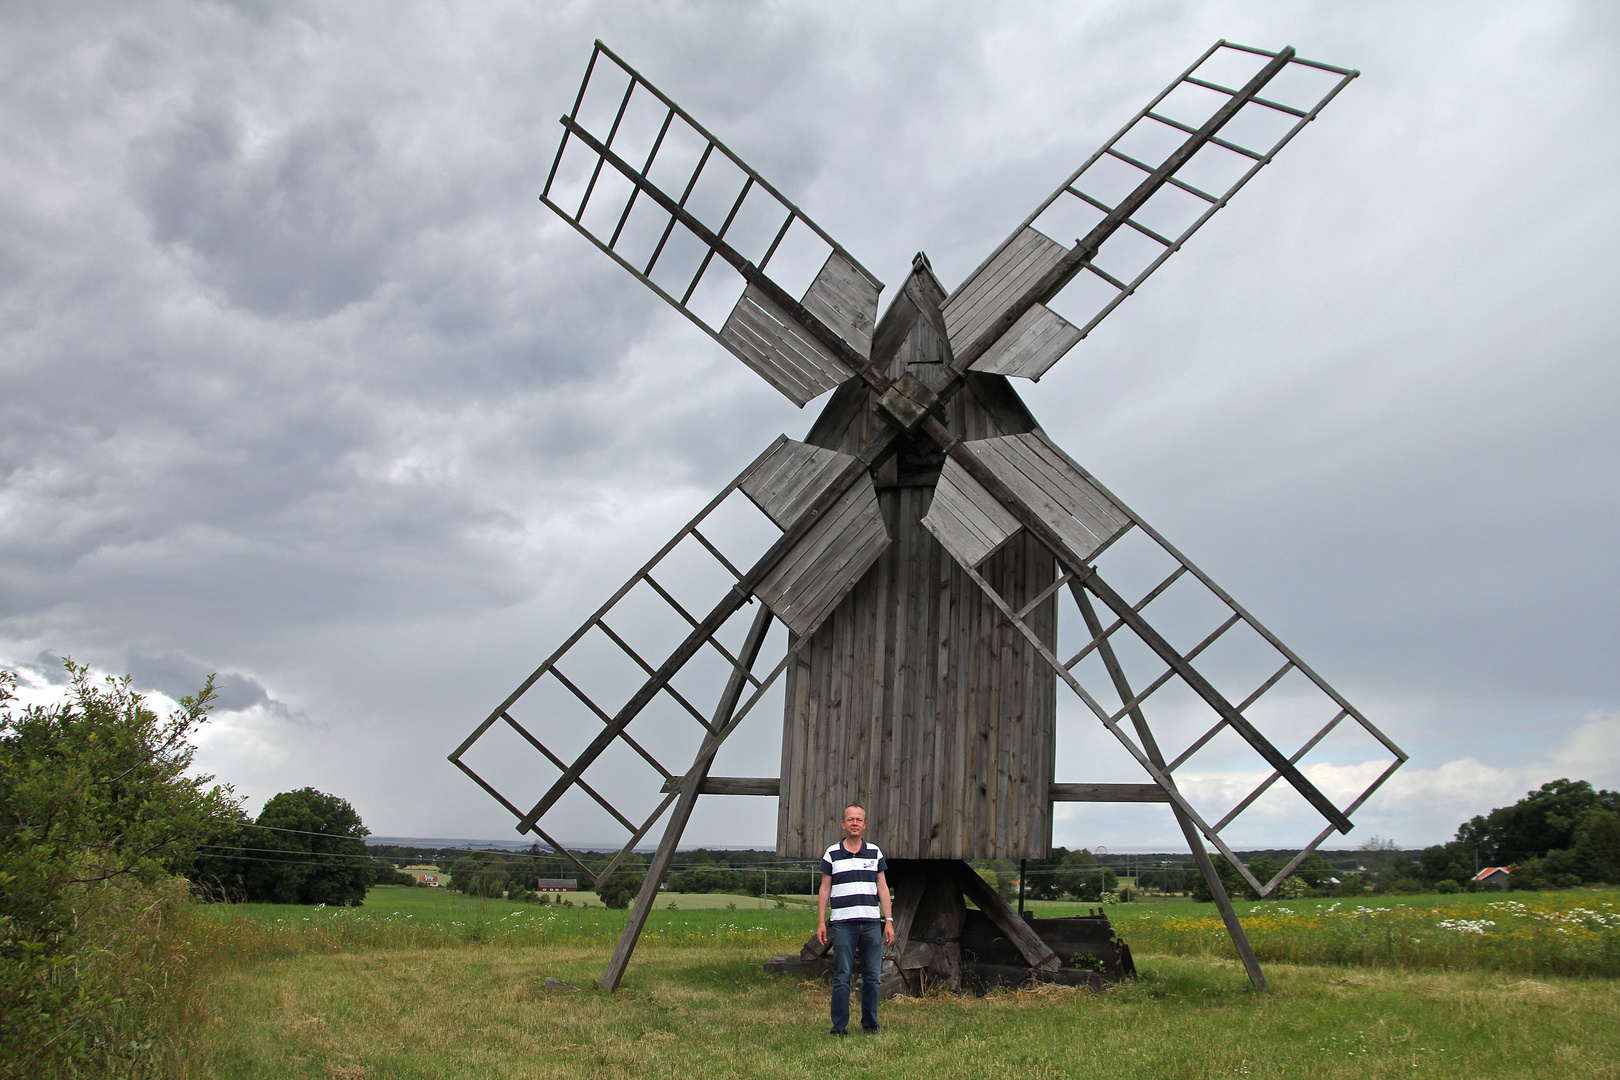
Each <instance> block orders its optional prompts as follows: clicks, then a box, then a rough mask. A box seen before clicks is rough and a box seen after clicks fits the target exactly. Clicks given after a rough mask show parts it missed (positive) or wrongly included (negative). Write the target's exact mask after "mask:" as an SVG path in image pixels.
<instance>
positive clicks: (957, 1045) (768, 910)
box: [171, 888, 1620, 1080]
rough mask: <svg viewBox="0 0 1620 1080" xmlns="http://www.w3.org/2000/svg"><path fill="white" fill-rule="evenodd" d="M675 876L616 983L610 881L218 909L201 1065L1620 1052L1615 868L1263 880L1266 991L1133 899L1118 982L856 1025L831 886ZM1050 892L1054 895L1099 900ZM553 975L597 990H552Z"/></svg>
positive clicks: (657, 1071)
mask: <svg viewBox="0 0 1620 1080" xmlns="http://www.w3.org/2000/svg"><path fill="white" fill-rule="evenodd" d="M574 899H575V903H576V905H577V904H578V903H579V901H580V900H581V899H584V900H586V902H588V903H589V902H590V901H589V899H588V898H587V897H585V896H583V895H582V894H576V895H575V897H574ZM660 899H661V901H662V902H663V906H662V907H661V908H660V909H659V910H656V911H654V912H653V913H652V914H651V916H650V917H649V920H648V932H647V935H646V936H645V937H644V939H643V942H642V944H641V946H640V947H639V948H638V950H637V952H636V959H635V961H634V962H633V963H632V965H631V969H630V972H629V975H628V976H627V978H626V980H625V984H624V986H623V987H622V988H621V990H620V991H619V992H618V993H616V994H611V995H608V994H602V993H600V992H599V991H597V990H596V989H595V987H596V984H597V980H598V979H599V978H600V976H601V971H602V968H603V966H604V964H605V962H606V959H607V955H608V952H609V951H610V950H611V948H612V945H613V942H614V941H615V940H616V938H617V935H618V931H619V928H620V927H621V926H622V925H623V922H624V918H625V916H624V913H623V912H617V911H609V910H606V909H603V908H601V907H600V906H598V905H596V904H595V903H591V906H589V907H579V906H575V907H572V908H569V907H562V906H559V905H556V904H543V905H535V904H508V903H506V902H504V901H495V900H474V899H470V898H467V897H463V896H459V895H457V894H453V893H448V892H444V891H440V890H426V889H393V888H379V889H374V890H373V891H372V892H371V894H370V896H369V897H368V899H367V903H366V905H365V906H364V907H362V908H358V909H356V908H348V909H341V908H340V909H334V908H294V907H278V906H271V905H240V906H234V907H216V908H205V909H201V910H200V911H199V912H198V916H197V918H196V920H195V921H194V922H193V924H192V925H191V927H190V928H189V930H190V931H191V942H192V945H193V947H194V948H195V949H196V955H197V956H198V957H199V960H202V959H205V958H207V959H211V960H212V963H211V964H210V965H209V967H208V970H207V973H206V975H205V976H204V977H203V978H201V980H200V989H201V990H202V992H200V993H198V994H196V995H194V996H195V1001H194V1002H193V1003H192V1004H191V1005H190V1006H189V1008H188V1016H187V1017H186V1021H187V1023H186V1028H187V1031H188V1035H187V1037H186V1039H185V1040H184V1041H183V1043H179V1044H177V1045H176V1046H175V1048H174V1053H173V1054H172V1055H171V1060H172V1062H173V1065H174V1071H175V1072H176V1073H177V1074H178V1075H181V1076H186V1077H197V1078H201V1077H220V1078H231V1080H234V1078H240V1080H249V1078H251V1080H261V1078H263V1080H282V1078H294V1077H297V1078H323V1080H331V1078H337V1080H383V1078H394V1077H399V1078H409V1080H415V1078H430V1077H431V1078H443V1077H463V1076H469V1075H478V1076H484V1077H496V1078H504V1077H514V1078H519V1077H549V1076H555V1075H558V1074H567V1075H569V1076H571V1077H580V1078H597V1077H602V1078H608V1077H615V1078H617V1077H631V1076H635V1077H643V1076H650V1077H688V1076H694V1077H695V1076H701V1077H704V1078H706V1080H713V1078H727V1077H737V1078H753V1077H788V1076H794V1077H797V1076H801V1075H804V1074H805V1073H807V1072H810V1073H820V1072H829V1073H831V1072H838V1073H842V1074H845V1075H848V1076H851V1077H868V1076H871V1077H876V1076H880V1075H881V1076H885V1077H887V1076H890V1075H893V1074H894V1073H895V1072H897V1071H900V1072H904V1073H919V1072H920V1073H923V1074H930V1073H935V1072H940V1073H948V1074H949V1075H951V1076H953V1077H991V1076H994V1077H1002V1076H1006V1075H1014V1076H1018V1077H1020V1078H1026V1077H1027V1078H1037V1080H1038V1078H1043V1077H1069V1076H1082V1075H1087V1074H1096V1073H1100V1072H1108V1073H1117V1072H1121V1071H1123V1072H1125V1073H1126V1074H1134V1073H1137V1072H1141V1073H1144V1074H1148V1075H1161V1076H1169V1077H1177V1078H1183V1077H1186V1078H1202V1077H1216V1076H1223V1077H1224V1076H1270V1077H1297V1076H1300V1075H1305V1074H1307V1073H1308V1074H1309V1075H1311V1076H1312V1077H1313V1080H1335V1078H1339V1077H1345V1078H1349V1077H1356V1078H1363V1077H1388V1076H1397V1075H1398V1076H1411V1077H1423V1076H1436V1077H1441V1076H1445V1077H1450V1076H1457V1075H1464V1074H1466V1075H1470V1076H1481V1077H1524V1076H1531V1075H1539V1074H1542V1073H1545V1072H1547V1071H1549V1070H1555V1071H1557V1072H1559V1073H1560V1074H1565V1075H1570V1076H1582V1077H1584V1076H1593V1077H1609V1078H1620V1064H1617V1063H1620V993H1617V990H1620V980H1617V978H1616V974H1617V972H1620V964H1617V961H1620V917H1617V916H1616V915H1615V912H1616V904H1617V903H1620V894H1617V893H1613V892H1608V893H1599V892H1568V893H1548V894H1524V893H1513V894H1488V895H1477V896H1452V897H1399V898H1382V897H1368V898H1366V899H1364V900H1362V901H1359V902H1358V901H1349V902H1346V901H1342V900H1341V901H1337V902H1335V901H1333V900H1324V901H1315V900H1308V901H1294V902H1291V903H1286V904H1274V903H1270V902H1261V903H1257V904H1249V905H1241V907H1242V908H1244V909H1246V910H1245V913H1244V919H1245V924H1246V925H1247V926H1248V927H1249V928H1250V931H1251V934H1252V935H1253V938H1254V941H1255V944H1256V949H1257V951H1259V952H1260V954H1261V956H1262V958H1263V959H1264V960H1265V961H1266V971H1267V975H1268V976H1269V978H1270V980H1271V982H1272V987H1273V989H1272V992H1271V993H1270V994H1264V995H1262V994H1256V993H1254V992H1252V991H1251V990H1250V989H1249V988H1248V984H1247V981H1246V980H1245V978H1244V976H1243V974H1242V969H1241V968H1240V967H1239V966H1238V965H1237V963H1236V962H1235V960H1233V959H1232V958H1231V955H1230V953H1231V946H1230V944H1229V943H1226V944H1225V945H1224V947H1223V945H1222V939H1221V938H1219V937H1217V936H1216V935H1215V934H1212V933H1211V928H1212V927H1213V928H1215V929H1217V930H1218V928H1219V922H1218V920H1217V919H1216V918H1215V917H1214V915H1213V911H1212V910H1211V908H1210V907H1209V906H1208V905H1199V904H1193V903H1188V902H1180V903H1165V904H1132V905H1115V906H1112V907H1110V908H1109V914H1110V916H1111V917H1112V918H1113V919H1114V921H1115V923H1116V925H1117V926H1118V927H1119V930H1120V934H1121V936H1122V937H1124V938H1125V940H1127V941H1128V942H1130V943H1131V945H1132V948H1133V951H1134V952H1135V954H1136V957H1137V963H1138V968H1139V970H1140V971H1141V977H1140V978H1139V979H1137V980H1134V981H1132V982H1130V983H1128V984H1125V985H1122V986H1120V987H1117V988H1114V989H1111V990H1109V991H1107V992H1104V993H1101V994H1091V993H1088V992H1086V991H1081V990H1069V989H1060V988H1055V987H1037V988H1031V989H1025V990H1020V991H1014V992H998V993H993V994H990V995H987V996H985V997H980V998H975V997H969V996H963V995H949V994H939V995H933V996H930V997H926V998H923V999H918V1000H895V1001H892V1002H888V1003H886V1004H885V1006H884V1011H883V1018H884V1025H885V1030H884V1032H883V1034H882V1035H880V1036H878V1037H876V1038H866V1037H863V1036H854V1037H851V1038H850V1039H848V1040H832V1039H829V1038H828V1037H827V1035H826V1034H825V1027H826V1007H827V1003H826V989H825V987H824V986H823V985H822V984H820V983H816V982H804V981H801V980H798V979H793V978H784V977H778V976H771V975H767V974H765V973H764V972H763V971H762V970H761V962H762V961H763V960H764V959H766V958H767V957H768V956H769V955H771V954H772V953H776V952H794V951H797V949H798V946H799V945H800V944H801V943H802V942H803V940H804V939H805V937H806V936H807V934H808V931H809V929H810V927H811V923H812V921H813V915H812V913H811V912H810V910H809V909H808V908H805V907H789V908H778V907H776V906H775V904H774V901H773V902H772V903H771V906H769V907H763V908H762V907H760V906H758V905H759V904H760V901H759V900H758V899H757V898H751V897H732V898H712V897H711V898H705V900H704V901H703V902H704V903H705V904H716V903H718V904H719V905H720V906H707V907H695V906H694V907H687V906H684V904H685V901H686V900H688V899H694V898H687V897H669V898H667V899H666V898H662V897H661V898H660ZM671 903H673V904H675V905H676V906H675V908H674V910H671V909H670V908H669V906H668V905H669V904H671ZM729 903H735V904H736V905H737V906H736V908H729V907H726V906H724V905H725V904H729ZM745 905H748V906H745ZM1041 906H1042V908H1043V909H1046V910H1042V911H1041V912H1040V914H1042V915H1046V914H1060V913H1062V912H1063V910H1064V909H1065V908H1067V909H1068V910H1069V911H1071V912H1078V911H1080V910H1083V905H1052V906H1049V905H1041ZM1358 909H1359V910H1358ZM548 977H551V978H555V979H560V980H563V981H565V982H568V983H572V984H575V985H577V986H580V987H582V988H583V989H581V990H577V991H571V990H547V989H545V981H546V979H547V978H548Z"/></svg>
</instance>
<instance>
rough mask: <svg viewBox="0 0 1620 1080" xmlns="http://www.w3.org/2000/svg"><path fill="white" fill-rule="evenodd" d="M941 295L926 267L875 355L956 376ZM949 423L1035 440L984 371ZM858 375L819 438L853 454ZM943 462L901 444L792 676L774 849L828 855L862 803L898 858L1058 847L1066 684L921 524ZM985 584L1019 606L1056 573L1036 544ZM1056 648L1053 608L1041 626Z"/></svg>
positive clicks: (921, 374)
mask: <svg viewBox="0 0 1620 1080" xmlns="http://www.w3.org/2000/svg"><path fill="white" fill-rule="evenodd" d="M944 299H945V290H944V289H943V288H942V287H941V286H940V284H939V282H938V280H937V279H935V277H934V275H933V273H932V271H931V270H930V269H929V268H928V265H927V262H926V260H924V259H922V258H921V257H919V259H918V260H917V262H916V264H915V266H914V268H913V271H912V273H911V276H910V277H909V278H908V279H907V281H906V283H905V285H904V286H903V288H902V289H901V291H900V293H899V295H898V296H896V298H895V300H894V302H893V304H891V305H890V307H889V310H888V311H887V312H886V313H885V315H884V317H883V319H882V320H881V321H880V322H879V323H878V327H877V332H876V334H875V335H874V340H873V350H872V362H873V365H874V366H875V367H878V368H879V369H880V370H881V371H883V372H884V373H885V374H887V375H888V377H889V378H891V379H898V378H900V377H901V376H902V375H905V374H908V373H909V374H910V375H912V376H913V377H914V378H916V379H918V380H919V381H920V382H922V383H923V384H924V385H926V386H928V388H929V389H930V390H934V391H936V392H937V391H938V390H941V389H944V387H945V385H946V381H947V379H948V378H949V374H948V372H949V368H948V364H947V360H948V351H949V344H948V341H947V338H946V336H945V333H944V323H943V319H942V317H941V316H940V311H939V308H940V304H941V303H942V302H943V300H944ZM944 408H945V410H946V411H945V415H944V417H943V419H944V420H945V422H947V423H948V424H949V426H950V427H951V429H952V430H953V431H958V432H961V433H962V434H963V437H964V438H967V439H985V438H991V437H994V436H998V435H1012V434H1021V433H1024V432H1029V431H1032V430H1034V428H1035V422H1034V419H1033V417H1031V416H1030V415H1029V412H1028V411H1027V410H1026V409H1025V408H1024V406H1023V403H1022V402H1021V401H1020V400H1019V399H1018V396H1017V394H1015V393H1014V392H1013V389H1012V387H1011V385H1010V384H1009V382H1008V380H1007V379H1006V377H1005V376H1001V375H981V374H979V373H976V372H975V373H973V374H972V375H971V376H970V377H969V379H968V382H967V386H966V388H965V390H964V392H962V393H959V394H957V395H956V396H954V397H953V398H952V399H951V400H950V401H949V402H948V403H947V404H946V405H945V407H944ZM884 423H885V422H884V420H883V418H882V415H881V413H880V411H879V410H878V408H877V398H876V395H874V394H873V393H872V392H871V391H870V390H869V389H868V388H867V387H866V386H865V385H864V384H863V383H861V382H858V381H851V382H849V383H846V384H845V385H844V386H843V387H842V388H840V389H839V390H838V391H837V392H835V393H834V394H833V396H832V399H831V400H830V401H829V402H828V404H827V406H826V408H825V410H824V411H823V412H822V414H821V416H820V418H819V419H818V420H817V421H816V423H815V425H814V426H813V427H812V428H811V430H810V433H809V434H808V435H807V436H806V437H805V441H806V442H807V443H811V444H814V445H817V446H825V447H828V448H830V449H834V450H841V451H843V452H845V453H850V454H853V453H856V452H858V451H859V450H860V449H861V447H863V446H865V445H867V444H868V443H870V442H871V441H872V440H873V438H874V437H875V436H876V435H877V434H879V432H880V430H881V428H882V427H883V426H884ZM943 459H944V455H943V454H941V453H939V452H938V451H937V449H936V450H935V451H934V452H932V453H917V452H916V450H915V449H913V448H911V447H902V448H901V449H900V450H899V451H898V452H896V453H895V454H894V455H893V456H891V457H890V458H889V459H888V460H887V461H886V462H884V463H883V464H882V465H881V466H880V467H879V468H878V469H877V470H876V473H875V477H874V480H875V485H876V488H877V495H878V502H879V504H880V506H881V508H882V513H883V520H884V523H885V524H886V525H887V527H888V532H889V536H890V544H889V547H888V549H887V550H886V551H885V552H884V553H883V554H882V555H881V556H880V557H879V558H878V560H877V561H876V562H875V563H874V564H873V565H872V567H871V568H870V569H869V570H867V572H866V574H865V575H864V576H863V577H862V578H861V579H860V580H859V582H858V583H857V584H856V585H855V587H854V588H853V589H852V590H851V591H850V593H849V595H848V596H846V597H845V598H844V600H843V602H842V603H841V604H839V606H838V607H837V608H836V609H835V610H834V611H833V612H832V614H831V615H830V616H829V617H828V619H827V620H826V621H825V622H823V623H822V624H821V627H820V628H819V629H818V630H816V631H815V633H814V634H813V635H812V636H811V639H810V640H809V641H808V642H804V643H798V642H795V645H796V646H797V647H796V650H795V652H796V660H795V662H793V663H792V664H791V665H790V666H789V667H788V670H787V672H786V676H785V678H786V682H787V691H786V701H787V704H786V717H785V719H784V725H783V733H782V773H781V777H782V783H781V802H780V807H779V809H778V812H777V820H778V827H777V854H779V855H783V856H788V857H793V858H813V857H819V856H820V854H821V852H822V851H824V850H825V849H826V847H827V845H828V844H831V843H833V842H835V841H836V840H837V838H838V830H837V822H838V821H839V820H840V819H841V818H842V814H843V808H844V807H845V806H846V805H848V804H849V803H851V802H860V803H862V804H863V805H865V806H866V807H867V809H868V813H869V814H870V816H871V819H872V820H873V821H875V822H879V823H881V828H882V840H883V848H884V851H885V852H886V853H887V854H888V855H889V856H890V857H891V858H902V859H974V858H1001V859H1022V858H1043V857H1045V856H1046V855H1047V853H1048V850H1049V848H1050V846H1051V809H1052V804H1051V801H1050V797H1049V791H1050V787H1051V783H1052V768H1053V753H1054V749H1055V740H1056V731H1055V713H1056V707H1057V680H1056V677H1055V676H1054V675H1053V674H1052V672H1051V671H1050V670H1049V669H1047V667H1046V665H1045V664H1043V663H1042V662H1041V659H1040V657H1039V656H1038V655H1037V654H1036V652H1035V650H1034V648H1032V647H1031V645H1030V644H1029V642H1027V641H1025V640H1024V638H1023V636H1022V635H1021V634H1019V633H1018V631H1017V630H1015V629H1014V628H1013V627H1012V626H1009V625H1007V623H1006V622H1005V620H1003V619H1002V618H1001V615H1000V612H999V611H998V610H997V608H996V606H995V605H994V604H993V603H991V601H990V600H989V598H988V597H987V596H986V595H985V594H984V593H983V591H982V590H980V589H979V588H978V586H976V585H975V584H974V583H973V582H972V581H970V580H969V579H968V578H967V576H966V574H965V573H964V572H963V570H962V568H961V567H960V566H959V565H958V564H957V563H956V561H955V560H954V559H952V558H951V556H950V554H949V553H948V552H946V551H945V549H944V548H943V547H942V546H941V545H940V543H939V541H938V540H936V539H935V538H934V535H933V534H932V533H931V532H929V531H928V529H927V527H926V526H925V525H924V524H923V518H924V517H925V516H927V514H928V510H929V507H930V505H931V503H932V501H933V496H934V485H935V484H937V483H938V481H939V476H940V471H941V468H942V467H943V464H944V460H943ZM983 573H984V576H985V577H986V578H988V579H989V580H991V581H993V582H995V583H996V585H997V587H998V588H999V589H1000V590H1001V591H1002V593H1003V594H1004V595H1006V596H1007V597H1008V598H1009V599H1011V600H1013V601H1014V602H1016V603H1018V604H1019V605H1020V606H1022V605H1023V604H1024V603H1026V602H1028V600H1029V599H1031V598H1033V597H1034V596H1036V595H1037V594H1039V593H1041V592H1042V591H1043V590H1046V589H1047V588H1048V587H1049V586H1050V585H1051V584H1052V581H1053V580H1054V578H1055V576H1056V566H1055V563H1054V562H1053V559H1052V556H1051V554H1050V553H1049V552H1047V551H1046V550H1045V549H1044V548H1042V547H1041V545H1040V544H1039V543H1038V542H1036V541H1035V540H1034V539H1033V538H1032V537H1028V536H1023V537H1020V538H1018V539H1017V540H1016V541H1015V542H1013V543H1012V544H1010V545H1008V546H1007V547H1005V548H1003V549H1002V550H1001V551H1000V552H998V553H997V554H996V556H995V557H994V558H993V559H992V560H991V562H990V563H989V564H988V565H987V566H986V567H985V569H984V571H983ZM1030 623H1031V625H1032V626H1033V627H1034V628H1035V629H1036V633H1037V634H1039V635H1040V636H1041V638H1042V640H1044V641H1046V642H1047V643H1048V644H1049V645H1055V641H1056V624H1057V599H1056V597H1055V596H1054V597H1049V598H1048V599H1047V600H1046V601H1045V602H1044V603H1043V604H1042V605H1041V608H1040V609H1039V610H1037V611H1035V612H1033V613H1031V616H1030Z"/></svg>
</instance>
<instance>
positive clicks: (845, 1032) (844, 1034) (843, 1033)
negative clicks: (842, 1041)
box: [827, 1028, 849, 1038]
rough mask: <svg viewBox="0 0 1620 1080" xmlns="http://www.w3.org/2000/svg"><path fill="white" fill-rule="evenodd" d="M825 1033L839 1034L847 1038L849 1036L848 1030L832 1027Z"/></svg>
mask: <svg viewBox="0 0 1620 1080" xmlns="http://www.w3.org/2000/svg"><path fill="white" fill-rule="evenodd" d="M827 1034H829V1035H839V1036H843V1037H845V1038H847V1037H848V1036H849V1032H847V1031H839V1030H838V1029H837V1028H833V1029H832V1030H831V1031H829V1032H827Z"/></svg>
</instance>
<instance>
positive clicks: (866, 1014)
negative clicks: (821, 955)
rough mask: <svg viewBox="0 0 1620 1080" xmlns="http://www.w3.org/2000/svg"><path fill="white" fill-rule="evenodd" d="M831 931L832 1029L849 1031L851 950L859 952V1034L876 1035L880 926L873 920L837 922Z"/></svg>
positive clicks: (881, 925)
mask: <svg viewBox="0 0 1620 1080" xmlns="http://www.w3.org/2000/svg"><path fill="white" fill-rule="evenodd" d="M828 925H830V926H831V927H832V942H833V985H832V1029H833V1030H834V1031H847V1030H849V983H850V975H851V973H852V972H853V971H854V969H855V950H856V949H857V948H859V949H860V952H861V1030H862V1031H865V1032H866V1033H868V1034H876V1033H877V1029H878V1018H877V1007H878V990H879V989H880V988H881V985H882V982H883V924H882V923H881V922H879V921H878V920H877V919H839V920H837V921H836V922H833V923H830V924H828Z"/></svg>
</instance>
